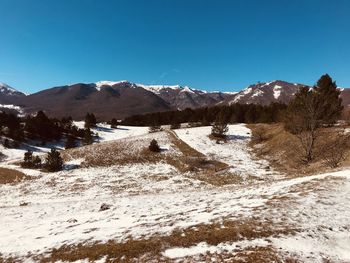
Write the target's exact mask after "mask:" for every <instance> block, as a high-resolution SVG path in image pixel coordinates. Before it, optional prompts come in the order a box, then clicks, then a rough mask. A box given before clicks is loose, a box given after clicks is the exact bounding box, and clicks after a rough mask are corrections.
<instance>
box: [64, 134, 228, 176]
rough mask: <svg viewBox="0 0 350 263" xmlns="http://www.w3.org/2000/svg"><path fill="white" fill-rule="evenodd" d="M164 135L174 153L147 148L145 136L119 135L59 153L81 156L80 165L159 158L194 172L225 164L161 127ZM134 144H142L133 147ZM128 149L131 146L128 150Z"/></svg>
mask: <svg viewBox="0 0 350 263" xmlns="http://www.w3.org/2000/svg"><path fill="white" fill-rule="evenodd" d="M164 136H168V138H169V141H170V142H171V144H172V146H173V148H175V150H177V153H175V154H174V153H169V152H167V151H162V152H159V153H155V152H151V151H150V150H149V149H148V144H147V143H148V141H147V142H146V143H145V141H146V139H142V138H141V139H140V138H136V139H135V140H132V139H123V140H118V141H113V142H106V143H100V144H93V145H88V146H84V147H79V148H74V149H68V150H64V151H62V157H63V159H64V160H65V161H68V160H72V159H79V158H82V159H84V162H83V163H82V166H83V167H98V166H111V165H127V164H136V163H157V162H161V161H163V162H165V163H168V164H170V165H172V166H174V167H175V168H177V169H178V170H179V171H180V172H196V173H198V172H203V171H206V172H208V173H214V172H217V171H220V170H222V169H225V168H227V164H225V163H222V162H219V161H216V160H208V159H207V158H206V157H205V155H204V154H202V153H200V152H198V151H196V150H195V149H193V148H192V147H190V146H189V145H188V144H186V143H185V142H184V141H182V140H180V139H179V138H178V137H177V136H176V134H175V133H174V132H173V131H165V132H164ZM135 145H143V146H140V147H138V148H137V147H135ZM130 149H133V150H132V151H130Z"/></svg>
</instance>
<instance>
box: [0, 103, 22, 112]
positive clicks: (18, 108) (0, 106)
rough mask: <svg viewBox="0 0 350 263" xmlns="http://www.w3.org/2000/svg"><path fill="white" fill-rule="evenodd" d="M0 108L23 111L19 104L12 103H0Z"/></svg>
mask: <svg viewBox="0 0 350 263" xmlns="http://www.w3.org/2000/svg"><path fill="white" fill-rule="evenodd" d="M0 108H6V109H10V110H16V111H18V112H19V113H23V109H22V107H20V106H17V105H13V104H0Z"/></svg>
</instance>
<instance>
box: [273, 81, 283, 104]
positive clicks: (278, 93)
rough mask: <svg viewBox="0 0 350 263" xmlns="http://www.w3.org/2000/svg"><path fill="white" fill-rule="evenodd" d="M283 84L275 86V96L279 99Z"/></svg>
mask: <svg viewBox="0 0 350 263" xmlns="http://www.w3.org/2000/svg"><path fill="white" fill-rule="evenodd" d="M282 89H283V88H282V86H279V85H275V86H274V87H273V97H274V98H275V99H276V100H277V99H278V98H279V97H280V96H281V92H282Z"/></svg>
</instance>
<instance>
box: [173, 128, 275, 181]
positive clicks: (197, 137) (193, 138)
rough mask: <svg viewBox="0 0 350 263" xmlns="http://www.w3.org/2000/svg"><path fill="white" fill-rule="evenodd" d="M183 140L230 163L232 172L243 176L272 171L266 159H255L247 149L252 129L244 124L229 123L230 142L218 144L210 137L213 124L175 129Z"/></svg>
mask: <svg viewBox="0 0 350 263" xmlns="http://www.w3.org/2000/svg"><path fill="white" fill-rule="evenodd" d="M175 132H176V134H177V135H178V136H179V138H180V139H181V140H183V141H184V142H186V143H187V144H188V145H190V146H191V147H192V148H194V149H196V150H197V151H199V152H202V153H204V154H205V155H207V156H208V157H210V158H214V159H216V160H218V161H222V162H225V163H227V164H229V165H230V172H232V173H237V174H239V175H241V176H244V177H246V176H248V175H250V176H257V177H261V176H267V175H270V174H271V172H270V171H267V170H266V167H267V166H269V164H268V162H266V161H264V160H259V161H258V160H255V159H254V156H253V155H252V153H250V152H249V151H248V150H247V149H248V148H249V147H248V143H249V141H250V137H251V131H250V129H248V128H247V127H246V126H245V125H244V124H238V125H229V132H228V142H227V143H225V144H217V143H216V141H215V140H211V139H210V138H209V134H210V133H211V126H207V127H196V128H187V129H179V130H176V131H175Z"/></svg>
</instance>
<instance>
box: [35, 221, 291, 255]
mask: <svg viewBox="0 0 350 263" xmlns="http://www.w3.org/2000/svg"><path fill="white" fill-rule="evenodd" d="M294 232H295V230H293V229H287V228H285V227H282V226H276V224H273V223H272V222H267V221H262V222H260V221H257V220H253V219H251V220H249V221H229V220H226V221H224V222H223V223H222V224H219V223H213V224H201V225H197V226H194V227H190V228H187V229H181V230H180V229H178V230H175V231H173V232H172V233H171V234H170V235H168V236H154V237H150V238H148V239H140V240H134V239H132V238H130V239H129V240H127V241H126V242H124V243H117V242H116V241H113V240H111V241H108V242H107V243H98V242H95V243H90V244H89V243H82V244H77V245H70V246H68V245H64V246H62V247H60V248H58V249H53V250H52V251H51V252H50V253H49V255H48V256H47V255H41V256H37V257H36V258H35V260H38V261H41V262H53V261H58V260H62V261H76V260H79V259H88V260H97V259H99V258H101V257H103V256H107V262H140V260H141V262H149V261H152V260H153V261H154V260H155V262H157V260H160V261H162V262H167V261H169V260H168V259H166V258H164V257H163V256H162V254H161V252H163V251H164V250H166V249H167V248H172V247H190V246H194V245H196V244H198V243H200V242H206V243H208V244H209V245H213V246H216V245H218V244H220V243H223V242H235V241H239V240H244V239H249V240H252V239H256V238H268V237H273V236H279V235H286V234H293V233H294ZM252 250H253V249H252ZM263 250H264V249H263V248H261V249H259V251H260V252H261V251H263ZM250 253H252V252H251V251H249V254H250ZM258 254H259V253H258ZM258 254H256V255H258ZM260 255H261V253H260ZM240 257H243V254H242V255H240ZM251 257H252V256H251Z"/></svg>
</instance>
